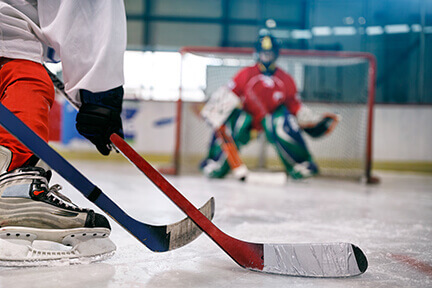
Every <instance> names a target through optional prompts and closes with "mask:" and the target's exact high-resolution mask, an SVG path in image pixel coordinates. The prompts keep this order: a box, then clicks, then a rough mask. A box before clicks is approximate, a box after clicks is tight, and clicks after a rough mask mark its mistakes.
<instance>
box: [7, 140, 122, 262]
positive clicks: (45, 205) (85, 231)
mask: <svg viewBox="0 0 432 288" xmlns="http://www.w3.org/2000/svg"><path fill="white" fill-rule="evenodd" d="M0 149H2V150H3V151H4V147H1V146H0ZM0 152H1V151H0ZM0 158H1V157H0ZM1 166H2V163H0V167H1ZM3 167H5V166H3ZM6 167H7V166H6ZM50 178H51V171H49V170H48V171H46V170H45V169H43V168H40V167H22V168H18V169H15V170H14V171H11V172H7V173H3V174H1V175H0V265H2V266H39V265H52V264H58V263H61V264H77V263H89V262H93V261H100V260H104V259H106V258H108V257H110V256H112V255H113V254H114V252H115V248H116V247H115V245H114V243H113V242H112V241H111V240H110V239H109V238H108V237H109V235H110V232H111V228H110V225H109V222H108V220H107V219H106V218H105V217H104V216H102V215H100V214H97V213H95V212H94V211H93V210H89V209H83V208H80V207H78V206H76V205H75V204H73V203H72V202H71V201H70V200H69V199H68V198H66V197H65V196H64V195H62V194H61V193H60V192H59V190H60V189H61V187H60V185H53V186H52V187H50V188H49V187H48V181H49V179H50Z"/></svg>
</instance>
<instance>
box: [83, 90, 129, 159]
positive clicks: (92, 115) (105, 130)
mask: <svg viewBox="0 0 432 288" xmlns="http://www.w3.org/2000/svg"><path fill="white" fill-rule="evenodd" d="M80 97H81V102H82V105H81V108H80V109H79V111H78V114H77V117H76V129H77V130H78V132H79V133H80V134H81V135H83V136H84V137H86V138H87V139H89V140H90V141H91V142H92V143H93V144H94V145H96V148H97V149H98V150H99V152H100V153H101V154H102V155H108V154H109V153H110V151H111V148H112V147H111V141H110V139H109V137H110V136H111V134H113V133H117V134H118V135H120V136H121V137H122V138H123V137H124V135H123V126H122V120H121V118H120V114H121V110H122V103H123V87H122V86H119V87H117V88H114V89H111V90H108V91H105V92H97V93H93V92H90V91H87V90H80Z"/></svg>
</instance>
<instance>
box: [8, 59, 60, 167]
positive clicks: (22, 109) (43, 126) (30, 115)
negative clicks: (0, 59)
mask: <svg viewBox="0 0 432 288" xmlns="http://www.w3.org/2000/svg"><path fill="white" fill-rule="evenodd" d="M53 101H54V87H53V84H52V82H51V80H50V78H49V77H48V75H47V73H46V71H45V70H44V68H43V66H42V65H40V64H38V63H35V62H32V61H28V60H18V59H17V60H12V61H10V62H7V63H6V64H4V65H3V67H2V68H1V69H0V102H1V103H2V104H3V105H4V106H6V108H8V109H9V110H10V111H11V112H12V113H14V114H15V115H16V116H17V117H18V118H20V119H21V120H22V121H23V122H24V123H26V124H27V125H28V126H29V127H30V128H31V129H32V130H33V131H34V132H35V133H37V134H38V135H39V136H40V137H41V138H43V139H44V140H46V141H48V136H49V131H48V130H49V128H48V114H49V110H50V108H51V106H52V104H53ZM0 145H2V146H5V147H7V148H8V149H9V150H10V151H11V152H12V162H11V163H10V166H9V167H8V170H9V171H10V170H13V169H15V168H18V167H20V166H22V165H24V164H25V163H26V162H27V161H29V159H30V158H31V157H32V156H33V153H32V152H31V151H30V150H29V149H28V148H27V147H25V146H24V145H23V144H21V142H19V141H18V140H17V139H16V138H15V137H14V136H13V135H11V134H9V132H7V131H6V130H5V129H4V128H3V127H1V126H0Z"/></svg>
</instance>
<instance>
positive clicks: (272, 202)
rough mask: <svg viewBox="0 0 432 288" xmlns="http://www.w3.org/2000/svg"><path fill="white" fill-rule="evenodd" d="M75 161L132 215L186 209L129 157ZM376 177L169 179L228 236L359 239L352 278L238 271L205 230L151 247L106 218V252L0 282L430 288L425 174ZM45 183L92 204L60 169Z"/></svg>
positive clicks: (13, 273)
mask: <svg viewBox="0 0 432 288" xmlns="http://www.w3.org/2000/svg"><path fill="white" fill-rule="evenodd" d="M74 165H75V166H76V167H78V168H79V169H80V170H81V171H82V172H83V173H84V174H85V175H87V176H88V178H89V179H90V180H91V181H92V182H94V183H95V184H96V185H98V186H99V187H100V188H101V189H102V190H103V191H104V193H106V194H107V195H109V197H110V198H111V199H113V200H114V201H115V202H117V204H118V205H120V207H122V208H123V209H124V210H125V211H126V212H127V213H128V214H129V215H131V216H133V217H135V218H136V219H138V220H140V221H143V222H146V223H149V224H167V223H173V222H176V221H178V220H180V219H182V218H183V217H184V214H183V213H182V212H181V211H180V210H179V209H178V208H177V207H176V206H175V205H174V204H173V203H172V202H171V201H170V200H169V199H168V198H167V197H166V196H164V194H163V193H162V192H160V191H159V190H158V189H157V188H156V187H155V186H153V184H152V183H151V182H149V181H148V180H147V179H146V178H145V177H144V175H142V174H140V172H139V171H138V170H137V169H136V168H134V167H133V166H132V165H130V164H128V163H112V162H74ZM378 175H379V176H380V177H381V184H379V185H375V186H367V185H364V184H360V183H354V182H348V181H335V180H329V179H311V180H308V181H307V182H300V183H287V184H285V185H283V186H280V185H279V186H278V185H269V184H266V185H259V184H256V183H254V184H247V183H240V182H237V181H236V180H234V179H225V180H207V179H205V178H203V177H200V176H183V177H168V179H169V181H170V182H171V183H172V184H173V185H174V186H176V187H177V189H178V190H180V192H181V193H182V194H183V195H184V196H186V198H188V199H189V200H190V201H191V202H192V203H193V204H194V205H196V206H201V205H202V204H204V203H205V202H206V201H207V200H208V199H209V198H210V197H211V196H214V197H215V200H216V214H215V218H214V221H213V222H214V223H215V224H216V225H217V226H218V227H219V228H220V229H222V230H223V231H224V232H226V233H228V234H230V235H232V236H234V237H236V238H239V239H242V240H246V241H250V242H260V243H309V242H350V243H353V244H356V245H358V246H359V247H360V248H361V249H362V250H363V251H364V252H365V253H366V255H367V257H368V260H369V268H368V270H367V271H366V273H365V274H363V275H361V276H359V277H354V278H345V279H316V278H297V277H287V276H280V275H272V274H266V273H259V272H253V271H249V270H245V269H243V268H241V267H240V266H238V265H237V264H236V263H235V262H233V261H232V260H231V258H229V257H228V256H227V255H226V254H225V253H224V252H223V251H222V250H221V249H220V248H219V247H218V246H217V245H216V244H214V242H213V241H212V240H210V238H208V237H207V236H206V235H204V234H203V235H202V236H200V237H199V238H198V239H197V240H195V241H194V242H192V243H191V244H189V245H187V246H185V247H183V248H180V249H178V250H174V251H171V252H165V253H153V252H151V251H150V250H148V249H147V248H146V247H145V246H143V245H142V244H141V243H139V242H138V241H137V240H135V238H133V237H132V236H130V235H129V234H128V233H127V232H125V231H124V230H123V229H122V228H121V227H120V226H119V225H118V224H116V223H115V222H114V221H111V224H112V227H113V232H112V235H111V239H112V240H113V241H114V242H115V243H116V245H117V252H116V254H115V255H114V256H113V258H111V259H109V260H107V261H105V262H101V263H96V264H89V265H74V266H60V267H39V268H0V287H1V288H3V287H4V288H8V287H14V288H21V287H25V288H29V287H44V288H49V287H95V288H97V287H218V288H220V287H271V288H276V287H332V288H334V287H432V177H430V176H424V175H423V176H421V175H410V174H389V173H379V174H378ZM51 182H52V183H60V184H62V185H63V186H64V193H65V194H66V195H67V196H69V197H71V198H72V199H73V201H74V202H75V203H77V204H79V205H81V206H84V207H90V208H93V209H96V210H99V209H97V207H95V206H94V205H93V204H92V203H90V202H89V201H88V200H87V199H85V198H84V197H83V196H81V194H80V193H79V192H77V191H76V190H75V189H74V188H72V187H71V186H70V185H69V184H67V183H65V181H64V180H63V179H61V178H60V177H59V176H57V175H55V176H54V179H53V180H52V181H51ZM403 259H406V260H407V261H406V262H409V261H408V259H410V261H411V263H414V264H407V263H405V262H404V261H402V260H403ZM414 261H417V262H414Z"/></svg>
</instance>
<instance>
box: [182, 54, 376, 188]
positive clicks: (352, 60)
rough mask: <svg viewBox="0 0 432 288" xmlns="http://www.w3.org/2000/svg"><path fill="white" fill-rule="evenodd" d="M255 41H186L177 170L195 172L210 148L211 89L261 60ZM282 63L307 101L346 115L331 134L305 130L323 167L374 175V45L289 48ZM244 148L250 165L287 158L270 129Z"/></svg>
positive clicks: (269, 165)
mask: <svg viewBox="0 0 432 288" xmlns="http://www.w3.org/2000/svg"><path fill="white" fill-rule="evenodd" d="M253 52H254V51H253V49H249V48H203V47H186V48H184V49H182V53H181V54H182V61H181V80H180V82H181V83H180V95H179V101H178V110H177V113H178V115H177V137H176V145H175V147H176V148H175V152H174V163H175V165H174V166H175V172H176V173H182V174H184V173H194V172H198V170H199V163H200V161H201V160H203V159H204V157H205V156H206V153H207V152H208V148H209V143H210V140H211V136H212V132H213V131H212V130H211V129H210V127H209V126H208V125H207V124H206V123H205V122H204V121H203V120H202V119H201V118H200V116H199V111H200V109H201V108H202V106H203V105H204V103H205V101H206V100H207V99H208V97H209V96H210V95H211V94H212V93H213V92H214V91H215V90H216V89H217V88H218V87H220V86H222V85H225V84H227V82H228V81H229V80H230V79H231V78H232V77H233V76H234V75H235V74H236V73H237V72H238V71H239V69H241V68H242V67H245V66H249V65H253V64H254V63H255V59H254V53H253ZM277 65H278V66H279V67H280V68H282V69H283V70H285V71H286V72H288V73H289V74H291V75H292V76H293V78H294V80H295V82H296V85H297V89H298V93H299V96H300V97H301V99H302V101H303V103H305V104H306V105H307V106H308V107H309V108H311V109H312V110H314V111H317V112H333V113H337V114H339V115H340V116H341V117H342V120H341V122H340V123H339V125H338V126H337V127H336V129H335V130H334V131H333V132H332V133H331V134H330V135H327V136H324V137H322V138H319V139H313V138H311V137H309V136H308V135H306V134H305V133H304V134H303V135H304V138H305V140H306V143H307V145H308V148H309V149H310V151H311V153H312V155H313V157H314V159H315V160H316V161H317V163H318V166H319V168H320V174H321V175H327V176H336V177H350V178H363V179H366V180H370V178H371V168H372V127H373V107H374V106H373V105H374V93H375V88H374V85H375V80H374V79H375V70H376V64H375V58H374V57H373V56H372V55H371V54H368V53H360V52H331V51H310V50H304V51H303V50H284V49H283V50H281V51H280V56H279V58H278V60H277ZM254 136H255V137H256V139H255V140H251V142H250V144H248V145H247V146H246V147H244V148H242V150H241V151H240V155H241V157H242V159H243V160H244V162H245V163H246V165H247V166H248V168H249V169H252V170H253V169H264V170H280V169H282V166H281V163H280V161H279V159H278V157H277V155H276V152H275V151H274V149H273V147H271V145H270V144H268V143H267V141H266V139H265V135H254Z"/></svg>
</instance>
